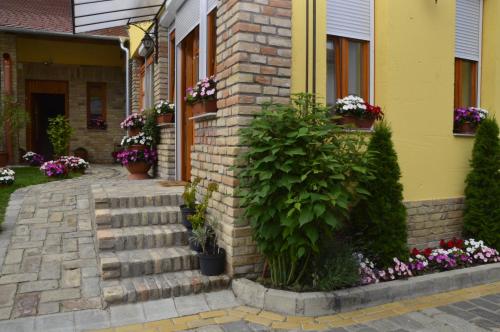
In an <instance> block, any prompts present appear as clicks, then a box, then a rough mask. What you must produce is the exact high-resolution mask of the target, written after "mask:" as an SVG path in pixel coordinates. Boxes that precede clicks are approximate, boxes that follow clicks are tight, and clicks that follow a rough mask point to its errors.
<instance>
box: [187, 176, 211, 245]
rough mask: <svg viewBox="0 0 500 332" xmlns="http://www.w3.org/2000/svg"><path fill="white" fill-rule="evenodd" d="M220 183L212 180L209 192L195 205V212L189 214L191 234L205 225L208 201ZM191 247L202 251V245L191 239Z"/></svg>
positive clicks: (189, 231) (189, 232) (208, 188)
mask: <svg viewBox="0 0 500 332" xmlns="http://www.w3.org/2000/svg"><path fill="white" fill-rule="evenodd" d="M217 188H218V185H217V184H216V183H213V182H210V183H209V184H208V187H207V193H206V194H205V197H203V200H202V201H201V203H200V204H197V205H196V207H195V213H194V214H192V215H188V216H187V220H188V221H189V223H190V224H191V229H189V228H188V234H190V235H191V232H192V230H196V229H198V228H201V227H203V226H204V225H205V220H206V213H207V208H208V201H209V200H210V198H211V197H212V194H213V192H214V191H216V190H217ZM189 245H190V247H191V249H193V250H196V251H201V247H199V246H196V243H194V242H192V241H190V243H189Z"/></svg>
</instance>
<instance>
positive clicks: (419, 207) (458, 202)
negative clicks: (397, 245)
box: [405, 198, 464, 248]
mask: <svg viewBox="0 0 500 332" xmlns="http://www.w3.org/2000/svg"><path fill="white" fill-rule="evenodd" d="M405 205H406V208H407V212H408V219H407V221H408V246H409V247H410V248H413V247H417V248H425V247H435V246H438V245H439V240H441V239H445V240H446V239H451V238H453V237H460V236H461V233H462V225H463V218H462V217H463V209H464V199H463V198H451V199H440V200H428V201H418V202H406V203H405Z"/></svg>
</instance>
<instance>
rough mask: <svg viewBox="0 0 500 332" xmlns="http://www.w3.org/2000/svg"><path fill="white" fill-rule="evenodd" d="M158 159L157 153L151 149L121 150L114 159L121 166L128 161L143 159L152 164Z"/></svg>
mask: <svg viewBox="0 0 500 332" xmlns="http://www.w3.org/2000/svg"><path fill="white" fill-rule="evenodd" d="M157 159H158V156H157V153H156V151H155V150H152V149H144V150H123V151H121V152H119V153H118V154H117V155H116V160H117V161H118V162H120V163H121V164H122V165H123V166H125V165H128V164H129V163H134V162H141V161H144V162H146V163H148V164H154V163H155V162H156V160H157Z"/></svg>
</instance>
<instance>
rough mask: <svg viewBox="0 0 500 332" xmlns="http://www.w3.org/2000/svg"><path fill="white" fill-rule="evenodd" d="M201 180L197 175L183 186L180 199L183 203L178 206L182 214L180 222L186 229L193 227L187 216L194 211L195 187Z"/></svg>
mask: <svg viewBox="0 0 500 332" xmlns="http://www.w3.org/2000/svg"><path fill="white" fill-rule="evenodd" d="M200 182H201V178H199V177H197V178H195V179H194V180H193V182H190V183H189V182H188V183H186V185H185V186H184V193H183V194H182V199H183V200H184V204H182V205H181V206H180V207H179V208H180V209H181V214H182V224H183V225H184V226H186V228H187V229H188V230H191V229H193V225H192V224H191V222H190V221H189V219H188V217H189V216H192V215H193V214H195V213H196V187H197V186H198V184H199V183H200Z"/></svg>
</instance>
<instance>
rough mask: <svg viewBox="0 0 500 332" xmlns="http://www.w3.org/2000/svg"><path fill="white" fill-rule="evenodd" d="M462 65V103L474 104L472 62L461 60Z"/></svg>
mask: <svg viewBox="0 0 500 332" xmlns="http://www.w3.org/2000/svg"><path fill="white" fill-rule="evenodd" d="M460 66H461V68H460V70H461V72H462V79H461V82H460V84H461V89H462V96H461V100H460V105H461V106H472V105H473V104H474V102H473V100H472V63H471V62H470V61H460Z"/></svg>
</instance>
